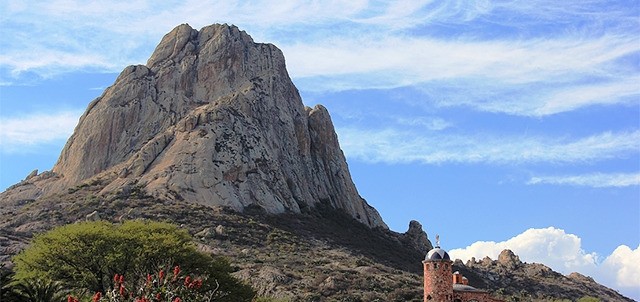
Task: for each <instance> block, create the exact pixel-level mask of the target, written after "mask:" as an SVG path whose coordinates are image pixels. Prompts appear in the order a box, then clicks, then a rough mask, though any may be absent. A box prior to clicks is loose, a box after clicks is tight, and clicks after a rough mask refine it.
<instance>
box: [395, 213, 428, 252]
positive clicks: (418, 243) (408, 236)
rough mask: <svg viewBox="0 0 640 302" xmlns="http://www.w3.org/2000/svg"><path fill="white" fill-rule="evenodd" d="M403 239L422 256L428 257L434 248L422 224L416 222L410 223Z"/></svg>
mask: <svg viewBox="0 0 640 302" xmlns="http://www.w3.org/2000/svg"><path fill="white" fill-rule="evenodd" d="M402 238H403V240H404V241H405V242H406V243H407V244H408V246H410V247H412V248H414V249H415V250H416V251H418V252H420V254H422V255H426V254H427V253H428V252H429V251H430V250H431V249H432V248H433V245H432V244H431V241H430V240H429V238H428V237H427V233H426V232H425V231H423V230H422V224H420V222H418V221H415V220H411V222H409V230H407V232H406V233H404V234H402Z"/></svg>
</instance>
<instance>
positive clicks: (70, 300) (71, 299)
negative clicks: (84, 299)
mask: <svg viewBox="0 0 640 302" xmlns="http://www.w3.org/2000/svg"><path fill="white" fill-rule="evenodd" d="M67 302H78V299H76V298H74V297H73V296H71V295H69V296H67Z"/></svg>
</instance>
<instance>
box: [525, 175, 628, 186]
mask: <svg viewBox="0 0 640 302" xmlns="http://www.w3.org/2000/svg"><path fill="white" fill-rule="evenodd" d="M527 184H530V185H535V184H553V185H573V186H587V187H594V188H607V187H628V186H640V173H592V174H583V175H561V176H535V177H532V178H531V179H530V180H529V181H528V182H527Z"/></svg>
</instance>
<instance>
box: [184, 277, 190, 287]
mask: <svg viewBox="0 0 640 302" xmlns="http://www.w3.org/2000/svg"><path fill="white" fill-rule="evenodd" d="M189 283H191V277H190V276H187V277H186V278H184V286H189Z"/></svg>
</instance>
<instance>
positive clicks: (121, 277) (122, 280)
mask: <svg viewBox="0 0 640 302" xmlns="http://www.w3.org/2000/svg"><path fill="white" fill-rule="evenodd" d="M118 281H119V282H120V284H122V283H124V275H120V279H118Z"/></svg>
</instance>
